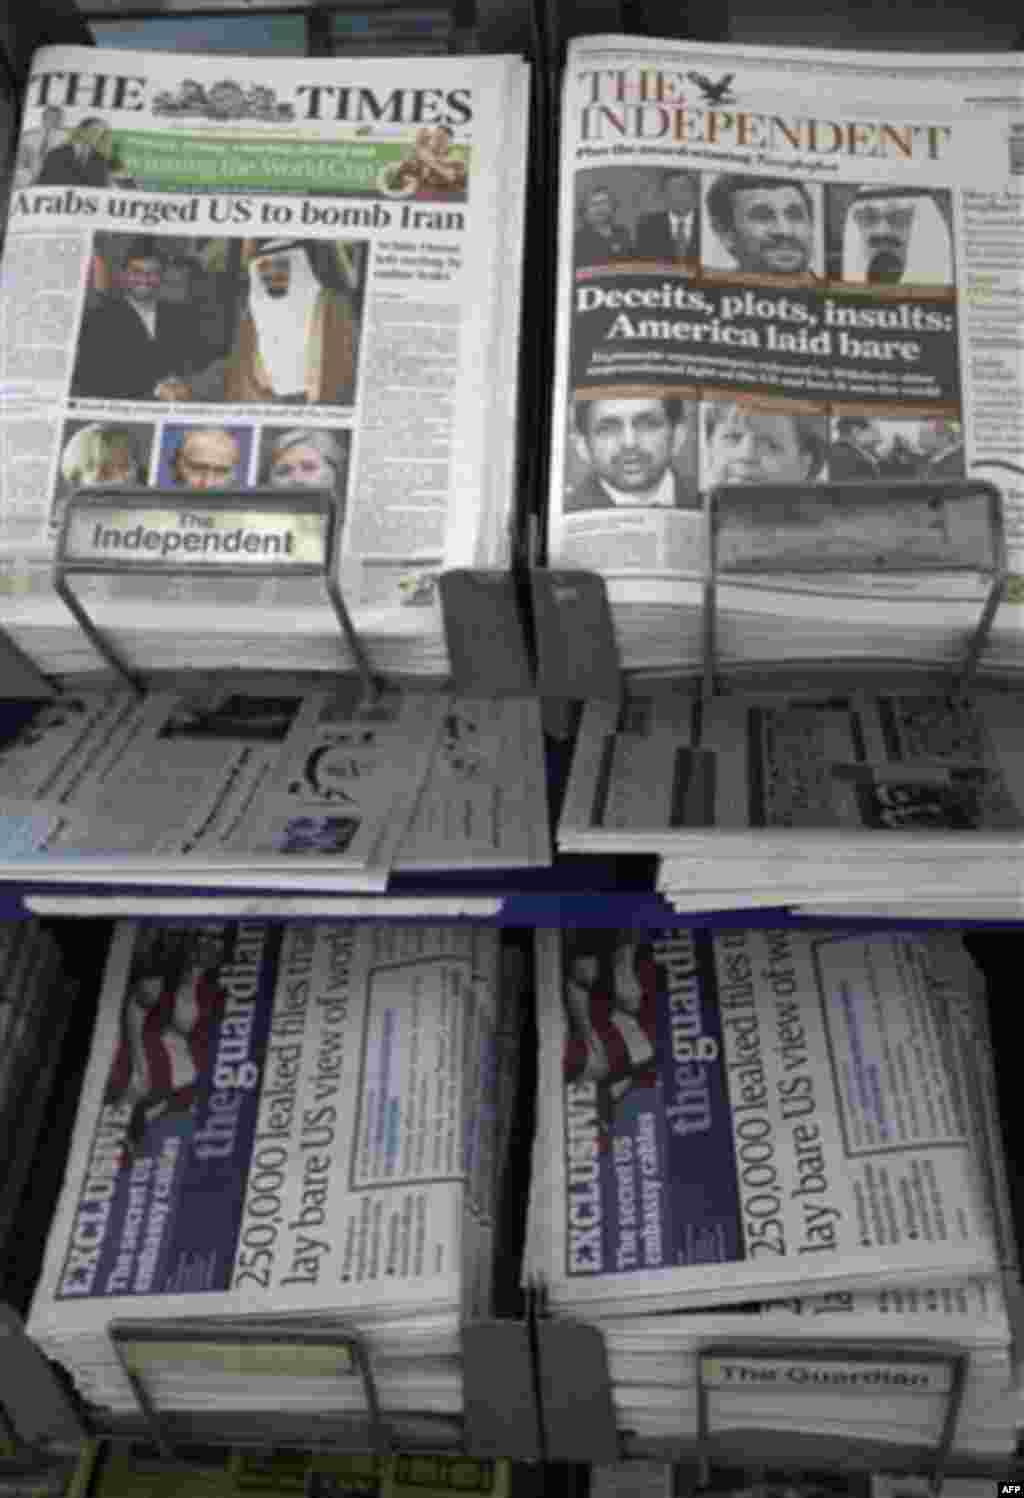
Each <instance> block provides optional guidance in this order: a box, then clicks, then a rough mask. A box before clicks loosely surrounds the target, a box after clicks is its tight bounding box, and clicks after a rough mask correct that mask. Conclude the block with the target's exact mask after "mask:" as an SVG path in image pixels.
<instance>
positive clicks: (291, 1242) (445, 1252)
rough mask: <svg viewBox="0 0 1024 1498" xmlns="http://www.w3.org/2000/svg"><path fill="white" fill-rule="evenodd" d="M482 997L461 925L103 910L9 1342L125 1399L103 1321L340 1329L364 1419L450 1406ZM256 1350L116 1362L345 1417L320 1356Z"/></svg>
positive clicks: (484, 968)
mask: <svg viewBox="0 0 1024 1498" xmlns="http://www.w3.org/2000/svg"><path fill="white" fill-rule="evenodd" d="M500 987H501V985H500V975H499V942H498V936H497V933H496V932H494V931H491V930H487V929H483V928H473V927H470V926H462V927H428V926H415V927H413V926H406V927H402V926H391V925H386V924H380V925H373V926H369V925H364V926H359V927H348V926H341V925H317V924H303V925H295V926H286V927H280V926H278V927H271V926H265V925H262V924H258V923H253V922H243V923H239V924H237V925H216V926H204V927H192V928H187V929H186V928H182V927H176V928H175V927H172V928H167V927H160V926H152V927H147V928H139V927H136V926H134V925H132V924H130V923H122V924H120V925H119V926H118V927H117V928H116V932H115V938H114V943H113V947H112V950H111V954H110V959H109V963H108V967H107V971H106V976H105V980H104V987H103V993H102V997H101V1004H100V1013H99V1019H98V1021H97V1027H96V1031H95V1036H94V1040H93V1048H92V1053H91V1056H90V1060H89V1066H88V1071H87V1074H86V1079H85V1084H84V1088H83V1093H82V1101H81V1104H80V1107H79V1114H78V1119H77V1122H76V1126H75V1132H74V1137H73V1142H72V1147H71V1152H70V1156H69V1159H68V1164H67V1171H66V1175H65V1180H64V1186H63V1190H62V1195H61V1199H60V1204H59V1207H58V1211H57V1214H56V1217H55V1220H54V1223H53V1226H52V1229H51V1232H50V1237H49V1241H48V1244H47V1249H46V1256H45V1262H44V1265H43V1271H42V1277H41V1280H40V1284H39V1287H38V1290H37V1293H36V1296H35V1300H34V1303H33V1306H32V1310H31V1314H30V1318H29V1323H28V1329H29V1332H30V1334H31V1335H32V1336H33V1337H34V1338H35V1339H36V1340H37V1342H38V1343H39V1345H40V1346H41V1347H42V1348H44V1349H45V1351H46V1352H47V1354H48V1355H49V1356H50V1357H52V1358H55V1359H57V1360H58V1361H59V1362H61V1363H62V1364H63V1365H64V1366H65V1367H66V1368H67V1369H68V1371H69V1372H70V1374H71V1375H72V1377H73V1378H74V1379H75V1381H76V1383H77V1385H78V1387H79V1389H80V1390H81V1392H82V1394H83V1395H84V1397H85V1398H86V1399H88V1400H89V1401H90V1402H92V1403H94V1404H96V1405H100V1406H103V1407H106V1408H109V1409H112V1410H118V1411H132V1410H136V1409H137V1404H136V1400H135V1397H134V1395H133V1393H132V1388H131V1385H130V1383H129V1381H128V1380H127V1378H126V1376H125V1373H124V1371H123V1368H122V1366H121V1364H120V1363H119V1361H118V1359H117V1357H116V1355H115V1351H114V1346H113V1344H112V1342H111V1339H110V1335H109V1329H110V1326H111V1324H112V1323H113V1322H116V1321H119V1320H124V1319H126V1318H128V1319H130V1320H131V1321H132V1323H133V1324H136V1325H139V1324H141V1326H142V1331H143V1332H144V1331H145V1326H146V1325H148V1324H152V1323H154V1322H156V1323H157V1325H158V1326H159V1327H161V1328H162V1327H163V1325H164V1320H165V1318H173V1319H174V1321H175V1323H176V1325H177V1327H178V1329H179V1331H181V1329H182V1328H184V1329H186V1330H187V1329H190V1328H191V1329H194V1330H196V1331H197V1334H198V1332H199V1331H200V1330H201V1329H203V1328H205V1330H206V1331H207V1332H209V1330H210V1329H211V1327H212V1326H214V1325H216V1326H218V1327H219V1328H220V1329H221V1330H228V1331H230V1329H231V1328H250V1329H256V1330H258V1331H260V1332H266V1334H267V1336H268V1337H271V1336H272V1335H273V1334H274V1333H281V1332H285V1331H291V1332H294V1333H296V1334H301V1332H302V1331H303V1330H312V1329H317V1330H318V1331H320V1332H325V1331H326V1332H329V1331H331V1330H332V1329H333V1330H336V1331H338V1332H339V1334H340V1333H342V1332H343V1329H344V1328H345V1327H349V1328H354V1329H355V1330H356V1331H357V1332H358V1333H359V1334H360V1335H362V1336H363V1337H364V1338H365V1340H366V1342H367V1344H368V1346H369V1349H370V1351H371V1353H372V1357H373V1368H374V1374H375V1379H376V1385H377V1392H378V1395H379V1398H380V1402H381V1406H382V1408H383V1410H384V1411H385V1413H387V1412H388V1411H389V1410H416V1411H420V1412H424V1413H433V1414H438V1415H444V1414H451V1413H457V1412H458V1411H459V1410H460V1409H461V1373H460V1368H459V1359H458V1348H459V1341H458V1330H459V1326H460V1324H461V1321H462V1319H463V1318H464V1317H468V1316H474V1315H479V1314H481V1313H482V1312H484V1311H486V1309H487V1307H488V1305H489V1300H490V1283H491V1259H492V1254H491V1248H492V1244H491V1236H492V1223H493V1211H494V1196H495V1182H496V1176H497V1170H496V1160H495V1145H496V1143H498V1142H500V1136H501V1134H502V1130H500V1129H499V1128H498V1110H499V1107H500V1106H501V1105H502V1099H501V1097H500V1096H499V1093H498V1090H497V1089H498V1083H497V1079H498V1078H499V1077H502V1076H504V1075H506V1072H507V1068H506V1067H505V1066H504V1063H503V1062H502V1060H501V1058H500V1056H499V1055H498V1047H497V1043H496V1037H497V1035H498V1030H499V1024H500V1021H501V1003H500V997H501V996H500ZM161 1336H162V1333H161ZM266 1354H267V1348H266V1344H265V1343H263V1344H261V1345H258V1346H257V1347H256V1348H254V1349H251V1350H250V1353H249V1361H248V1362H247V1361H246V1354H245V1352H244V1350H243V1351H242V1352H241V1353H239V1354H238V1355H237V1356H236V1357H234V1358H229V1359H225V1357H224V1355H223V1354H222V1355H221V1357H220V1359H219V1362H217V1361H214V1362H213V1363H212V1364H207V1365H201V1364H200V1363H199V1362H198V1361H197V1354H196V1350H195V1346H194V1344H190V1345H188V1346H184V1347H181V1348H180V1349H179V1355H177V1356H176V1355H175V1354H174V1351H173V1349H169V1348H168V1345H167V1341H166V1339H163V1340H161V1341H160V1345H158V1346H157V1347H155V1348H153V1349H152V1357H151V1360H150V1361H149V1362H147V1363H145V1364H144V1372H143V1374H142V1375H141V1376H142V1377H143V1382H144V1383H145V1386H146V1388H147V1390H148V1392H149V1394H150V1397H151V1398H152V1400H153V1402H154V1404H155V1405H156V1406H157V1407H158V1408H160V1409H163V1410H176V1409H177V1410H181V1409H191V1410H196V1409H207V1410H211V1411H212V1410H230V1411H234V1412H244V1411H249V1412H252V1411H255V1410H264V1411H266V1412H268V1413H271V1412H278V1413H282V1412H283V1413H288V1412H291V1413H295V1412H297V1411H304V1412H306V1413H307V1414H312V1413H315V1412H317V1411H321V1412H327V1411H330V1412H335V1411H342V1412H344V1411H349V1412H362V1413H365V1410H366V1401H365V1397H364V1393H363V1390H362V1385H361V1383H360V1381H359V1380H358V1379H357V1378H356V1377H353V1376H340V1374H339V1367H340V1365H341V1360H340V1358H339V1357H338V1356H335V1357H333V1358H332V1357H329V1356H326V1355H325V1353H324V1351H323V1350H322V1349H321V1350H320V1352H317V1351H316V1350H315V1349H314V1350H312V1351H309V1352H307V1353H306V1354H305V1355H303V1354H302V1353H301V1352H296V1351H294V1349H293V1348H291V1349H283V1350H282V1349H281V1348H278V1352H277V1358H276V1361H275V1360H274V1359H271V1360H270V1365H269V1368H268V1359H267V1356H266ZM140 1356H142V1357H143V1358H144V1357H145V1354H144V1353H142V1354H140ZM134 1366H135V1367H136V1368H138V1367H139V1366H140V1364H139V1362H138V1361H135V1363H134ZM350 1371H351V1370H350ZM342 1372H344V1370H343V1369H342ZM256 1375H260V1376H256ZM263 1375H268V1376H263Z"/></svg>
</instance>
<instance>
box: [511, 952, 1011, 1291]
mask: <svg viewBox="0 0 1024 1498" xmlns="http://www.w3.org/2000/svg"><path fill="white" fill-rule="evenodd" d="M538 956H539V961H540V976H539V982H540V984H541V994H540V1086H539V1104H538V1106H539V1110H540V1121H539V1126H538V1132H537V1147H536V1150H535V1154H534V1171H535V1179H534V1182H533V1187H532V1191H533V1195H534V1204H533V1208H532V1212H531V1240H532V1247H531V1267H532V1268H533V1269H534V1271H535V1272H537V1273H541V1274H543V1276H544V1277H545V1278H546V1280H547V1282H548V1285H549V1290H550V1294H551V1297H552V1303H553V1304H555V1305H557V1306H559V1307H561V1308H564V1309H566V1310H570V1309H571V1310H574V1311H575V1312H577V1313H582V1314H586V1315H588V1316H598V1317H607V1316H609V1315H615V1314H621V1313H625V1312H629V1313H635V1312H637V1311H642V1310H646V1311H654V1310H662V1309H671V1308H676V1309H685V1308H687V1307H689V1306H697V1305H703V1306H708V1305H716V1304H718V1305H724V1304H728V1303H729V1302H730V1301H732V1302H736V1301H740V1300H743V1299H750V1298H752V1297H754V1296H767V1297H771V1296H778V1295H787V1294H794V1293H798V1294H808V1293H815V1292H816V1291H823V1290H830V1289H873V1290H877V1288H878V1286H879V1285H885V1284H886V1283H888V1284H890V1285H909V1284H912V1283H914V1282H918V1283H927V1282H929V1281H930V1282H931V1283H933V1284H941V1283H943V1282H948V1281H949V1280H950V1279H952V1278H956V1277H963V1276H966V1275H970V1274H977V1273H991V1272H993V1271H995V1270H997V1269H998V1268H999V1253H998V1250H997V1246H996V1241H995V1233H994V1227H993V1221H992V1211H991V1207H990V1203H989V1200H988V1195H987V1192H986V1190H985V1188H984V1184H983V1178H982V1173H981V1170H980V1167H979V1165H978V1162H977V1159H976V1149H977V1141H976V1140H975V1138H974V1137H973V1131H972V1127H971V1115H970V1112H969V1109H968V1107H967V1105H966V1102H965V1097H964V1091H965V1079H964V1075H963V1070H962V1065H961V1062H960V1060H959V1059H958V1056H957V1048H956V1046H955V1045H954V1044H953V1033H954V1032H953V1029H952V1027H951V1024H950V1019H949V1014H948V1011H947V1008H946V1003H945V998H944V993H943V990H942V989H940V988H937V987H936V985H935V983H934V982H933V980H932V963H933V962H934V961H935V960H936V959H935V958H934V954H932V953H930V952H929V949H928V946H927V943H926V941H925V939H923V938H922V939H918V938H915V937H906V936H903V935H900V934H895V935H888V934H887V935H884V936H867V937H854V936H837V935H835V934H833V933H826V934H823V935H816V934H811V933H803V932H787V931H781V930H779V931H772V930H744V929H741V928H737V929H734V930H725V931H721V932H717V933H692V932H686V931H671V932H665V933H661V934H660V935H659V934H657V933H655V934H654V935H653V936H652V937H648V936H647V935H640V934H636V933H628V932H612V931H608V932H572V931H566V932H557V931H551V932H540V933H538Z"/></svg>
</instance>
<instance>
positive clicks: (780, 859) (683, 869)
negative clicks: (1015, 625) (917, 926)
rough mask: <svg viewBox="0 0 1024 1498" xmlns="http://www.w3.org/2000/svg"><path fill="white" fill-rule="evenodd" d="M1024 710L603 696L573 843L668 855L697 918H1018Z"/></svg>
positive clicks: (848, 699)
mask: <svg viewBox="0 0 1024 1498" xmlns="http://www.w3.org/2000/svg"><path fill="white" fill-rule="evenodd" d="M1019 720H1020V701H1019V697H1018V696H1017V695H1016V694H1014V693H1010V692H996V691H980V690H979V691H976V692H972V693H970V694H969V695H968V694H965V693H963V692H960V691H957V690H954V689H951V688H948V687H947V688H943V687H942V686H933V687H932V688H931V689H930V690H927V691H926V690H923V689H921V688H917V689H914V688H913V687H912V686H911V687H908V686H907V685H906V683H905V682H904V685H903V687H902V689H901V688H899V687H894V688H892V689H891V690H888V691H886V690H871V691H865V690H843V689H842V688H841V687H838V686H836V687H834V688H832V689H831V690H826V691H821V692H818V693H814V692H811V691H808V690H807V689H806V688H805V689H804V690H803V691H802V692H795V691H794V692H789V693H787V692H784V691H781V690H779V691H775V692H772V691H770V690H765V691H762V692H761V693H759V694H757V695H754V694H740V693H731V694H727V695H718V696H715V697H712V698H710V699H702V698H701V697H700V696H699V694H698V693H697V692H696V691H694V690H692V689H691V688H690V687H688V686H687V685H685V684H678V683H672V682H664V683H659V684H653V685H647V686H640V687H638V688H637V689H636V690H634V691H632V692H631V693H629V694H628V695H627V697H626V698H625V700H624V702H623V703H622V704H621V705H619V704H616V703H612V702H602V701H596V700H594V701H588V702H587V703H586V704H585V706H584V708H583V712H582V716H581V719H580V723H579V729H578V733H577V736H576V743H575V751H574V757H573V763H572V769H571V774H570V779H569V784H568V788H567V792H566V796H565V800H564V803H563V807H562V812H561V816H560V819H559V824H558V834H557V835H558V844H559V846H560V847H561V848H563V849H564V850H566V851H572V852H602V853H611V852H641V853H655V854H658V855H660V857H661V867H660V873H659V881H658V882H659V886H660V888H661V889H662V890H663V891H664V892H665V894H666V895H667V897H668V898H669V899H670V900H671V901H672V902H673V903H674V904H675V905H676V907H677V908H678V909H681V910H699V909H710V910H714V909H722V908H728V907H730V906H751V905H758V904H760V905H767V906H773V907H775V906H784V905H792V906H801V907H804V908H809V909H818V910H821V911H824V912H829V911H838V910H850V911H857V910H859V909H868V908H872V906H874V907H876V908H885V909H888V910H890V911H897V912H903V913H905V914H907V915H913V914H916V913H918V912H922V913H928V912H930V911H933V910H934V911H937V912H938V913H939V914H942V913H951V914H957V913H959V914H960V915H961V916H963V915H965V914H978V915H989V916H994V915H996V914H998V913H1001V912H1006V913H1008V914H1010V915H1013V914H1019V912H1020V892H1021V888H1022V879H1024V864H1022V861H1021V849H1020V833H1021V828H1022V827H1024V782H1022V781H1021V777H1020V755H1019V749H1018V743H1019Z"/></svg>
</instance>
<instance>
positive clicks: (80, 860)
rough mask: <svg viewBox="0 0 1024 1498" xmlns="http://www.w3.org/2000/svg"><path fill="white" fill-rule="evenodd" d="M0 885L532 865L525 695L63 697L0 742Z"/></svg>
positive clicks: (535, 797) (541, 788)
mask: <svg viewBox="0 0 1024 1498" xmlns="http://www.w3.org/2000/svg"><path fill="white" fill-rule="evenodd" d="M0 821H2V824H3V826H4V828H5V843H6V850H5V856H4V857H3V859H2V860H0V879H3V878H7V879H25V878H31V879H34V880H41V881H60V882H64V883H69V884H75V883H83V882H85V883H88V882H90V881H93V880H96V879H100V880H104V879H117V880H118V881H120V882H123V883H128V884H140V885H142V886H145V887H147V888H148V887H151V886H154V885H156V886H159V885H164V886H167V885H175V884H182V885H196V884H203V883H204V882H205V883H207V884H209V883H211V882H214V883H219V884H222V885H227V886H237V887H239V888H243V887H245V886H250V887H252V886H258V885H261V884H262V885H266V884H268V883H273V884H274V885H275V887H281V888H284V889H302V888H310V887H313V888H315V887H320V888H329V889H330V888H335V889H348V888H351V889H356V890H358V889H371V890H373V889H377V890H379V889H382V888H383V887H384V886H385V885H386V883H387V880H388V876H389V874H390V872H391V871H392V870H393V869H400V870H401V869H408V870H416V869H430V868H448V867H457V868H466V869H473V868H494V867H515V866H520V865H521V866H527V865H533V864H543V863H547V862H548V861H549V859H550V833H549V827H548V812H547V801H546V792H545V784H544V758H543V739H542V733H541V725H540V718H539V706H538V703H537V701H536V699H533V698H512V697H509V698H502V699H500V700H490V701H488V700H483V699H476V698H468V697H449V696H448V695H446V694H444V693H441V692H418V693H417V692H412V691H401V690H397V689H389V690H386V691H383V692H381V693H380V694H379V695H378V696H377V697H375V698H373V699H372V700H367V699H366V698H364V696H363V694H362V691H361V688H360V687H359V685H358V684H357V683H356V681H355V679H354V678H350V679H348V680H347V681H342V683H341V684H340V685H339V686H338V687H336V688H334V689H332V690H326V689H321V690H307V691H303V690H302V689H301V688H299V687H296V688H289V687H288V686H286V685H284V684H282V683H278V684H277V685H276V686H273V687H272V688H271V690H270V691H268V692H265V693H262V694H257V693H254V692H251V691H242V690H232V689H231V688H225V687H223V686H221V687H198V688H196V689H194V690H191V691H184V692H170V691H168V692H152V693H150V694H149V695H147V696H144V697H137V696H135V695H134V694H133V693H131V692H127V691H118V690H113V689H111V690H106V691H101V690H94V691H84V692H81V693H77V694H75V693H70V692H69V693H67V694H65V695H64V696H62V697H58V698H55V699H53V700H51V701H44V702H39V703H37V704H34V705H33V708H32V710H31V712H30V713H29V714H28V715H27V716H26V715H25V714H24V713H21V714H20V715H19V718H18V722H17V727H16V728H15V730H14V732H13V733H12V735H11V736H10V737H9V738H8V741H7V742H6V744H4V745H3V746H2V747H0Z"/></svg>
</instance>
